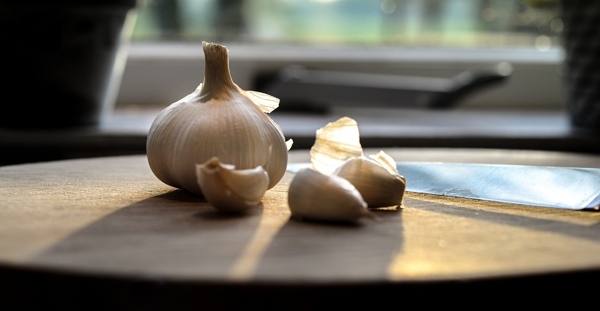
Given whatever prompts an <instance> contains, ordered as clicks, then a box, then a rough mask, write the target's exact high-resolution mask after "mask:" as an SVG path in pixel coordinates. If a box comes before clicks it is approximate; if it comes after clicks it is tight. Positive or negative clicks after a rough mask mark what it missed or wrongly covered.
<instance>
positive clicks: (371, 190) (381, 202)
mask: <svg viewBox="0 0 600 311" xmlns="http://www.w3.org/2000/svg"><path fill="white" fill-rule="evenodd" d="M333 175H336V176H339V177H342V178H344V179H346V180H348V181H349V182H350V183H351V184H352V185H354V187H355V188H356V190H358V192H360V194H361V196H362V198H363V199H364V200H365V202H366V203H367V206H368V207H369V208H378V207H388V206H401V205H402V199H403V197H404V191H405V189H406V179H405V178H404V177H403V176H400V175H398V174H392V173H390V172H389V171H388V170H387V169H386V168H384V167H383V166H382V165H381V164H380V163H378V162H376V161H374V160H371V159H368V158H365V157H359V158H354V159H350V160H348V161H346V163H344V164H343V165H341V166H340V167H338V168H337V169H336V170H335V171H334V172H333Z"/></svg>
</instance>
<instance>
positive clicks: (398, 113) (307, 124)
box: [0, 107, 600, 165]
mask: <svg viewBox="0 0 600 311" xmlns="http://www.w3.org/2000/svg"><path fill="white" fill-rule="evenodd" d="M158 113H159V110H124V109H119V110H116V111H115V112H114V114H113V115H112V116H111V117H109V118H107V119H106V121H105V122H104V123H103V124H102V125H101V126H99V127H97V128H82V129H70V130H57V131H16V130H0V150H2V156H1V157H0V165H7V164H16V163H24V162H37V161H47V160H58V159H68V158H78V157H96V156H111V155H126V154H143V153H145V147H146V137H147V133H148V130H149V128H150V126H151V124H152V121H153V120H154V118H155V117H156V115H157V114H158ZM343 116H349V117H352V118H353V119H355V120H356V121H357V123H358V126H359V130H360V135H361V144H362V145H363V147H365V148H386V147H423V148H493V149H521V150H548V151H564V152H581V153H600V134H599V133H590V132H585V131H578V130H575V129H573V128H571V126H570V125H569V122H568V118H567V116H566V114H565V113H564V112H563V111H561V110H531V111H523V110H473V109H456V110H448V111H431V110H403V109H389V108H349V107H343V108H342V107H338V108H335V109H333V110H332V111H331V112H330V113H329V114H290V113H284V112H280V113H278V112H274V113H272V115H271V117H272V118H273V120H274V121H275V122H276V123H277V124H279V125H280V126H281V128H282V131H283V133H284V135H285V136H286V138H292V139H293V140H294V145H293V147H292V149H308V148H310V147H311V146H312V144H313V143H314V139H315V132H316V130H317V129H318V128H321V127H323V126H324V125H326V124H327V123H328V122H332V121H335V120H337V119H338V118H340V117H343Z"/></svg>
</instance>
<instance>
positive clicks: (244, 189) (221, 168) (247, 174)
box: [196, 157, 269, 212]
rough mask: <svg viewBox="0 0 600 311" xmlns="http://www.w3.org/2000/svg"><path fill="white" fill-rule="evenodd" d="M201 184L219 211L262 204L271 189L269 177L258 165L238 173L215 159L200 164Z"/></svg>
mask: <svg viewBox="0 0 600 311" xmlns="http://www.w3.org/2000/svg"><path fill="white" fill-rule="evenodd" d="M196 175H197V176H198V184H199V185H200V188H201V189H202V191H203V193H204V197H205V198H206V200H207V201H208V202H209V203H210V204H211V205H212V206H214V207H215V208H216V209H219V210H222V211H226V212H241V211H245V210H248V209H251V208H254V207H256V206H258V205H259V203H260V200H261V199H262V197H263V196H264V194H265V192H266V191H267V187H268V186H269V175H268V174H267V172H266V171H265V170H264V169H263V168H262V166H257V167H256V168H254V169H246V170H236V169H235V167H234V166H233V165H227V164H223V163H221V161H219V158H217V157H213V158H211V159H210V160H208V161H206V162H205V163H203V164H197V165H196Z"/></svg>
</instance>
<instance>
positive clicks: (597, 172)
mask: <svg viewBox="0 0 600 311" xmlns="http://www.w3.org/2000/svg"><path fill="white" fill-rule="evenodd" d="M305 167H310V163H290V164H288V171H290V172H297V171H298V170H300V169H302V168H305ZM396 167H397V168H398V172H399V173H400V175H402V176H404V177H405V178H406V181H407V182H406V191H408V192H417V193H424V194H434V195H440V196H450V197H459V198H468V199H476V200H485V201H492V202H500V203H510V204H519V205H528V206H538V207H549V208H560V209H570V210H596V211H597V210H600V169H599V168H580V167H558V166H531V165H512V164H475V163H447V162H397V163H396Z"/></svg>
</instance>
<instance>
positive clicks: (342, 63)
mask: <svg viewBox="0 0 600 311" xmlns="http://www.w3.org/2000/svg"><path fill="white" fill-rule="evenodd" d="M63 1H64V2H65V3H67V4H71V1H70V0H63ZM103 1H108V2H112V3H114V2H119V1H118V0H94V1H93V2H103ZM124 1H125V2H127V3H129V4H131V3H135V6H134V9H133V10H132V11H131V12H130V13H129V14H128V16H127V19H126V21H125V25H124V27H123V33H122V38H121V45H120V51H119V52H118V53H117V54H116V55H117V56H116V61H115V66H114V70H113V74H112V76H111V80H110V81H111V82H110V87H109V88H108V90H107V91H106V94H105V96H104V101H103V103H102V105H103V109H102V111H103V118H102V119H101V122H99V123H98V124H93V123H90V124H87V125H85V126H79V127H69V128H60V127H59V128H55V129H52V130H47V129H41V130H40V129H32V130H27V131H23V130H13V129H0V149H2V153H1V154H0V165H1V164H14V163H21V162H28V161H41V160H52V159H63V158H74V157H89V156H103V155H120V154H139V153H144V152H145V140H146V135H147V133H148V129H149V127H150V125H151V123H152V121H153V120H154V117H155V116H156V115H157V114H158V113H159V112H160V110H162V109H164V108H165V107H167V106H168V105H170V104H171V103H173V102H175V101H177V100H179V99H181V98H182V97H184V96H185V95H187V94H189V93H191V92H193V91H194V89H195V88H196V87H197V86H198V85H199V84H200V83H201V82H202V79H203V75H204V54H203V51H202V46H201V42H202V41H209V42H216V43H219V44H222V45H225V46H227V48H228V49H229V51H230V54H229V57H230V69H231V74H232V77H233V80H234V81H235V82H236V83H237V84H238V85H239V86H240V87H241V88H243V89H247V90H256V91H263V92H266V93H269V94H272V95H274V96H277V97H279V98H280V99H281V103H280V107H279V108H278V109H276V110H275V111H274V112H272V113H271V116H272V118H273V119H274V120H275V122H277V123H278V124H279V125H280V126H281V128H282V130H283V132H284V134H285V135H286V137H287V138H292V139H293V140H294V142H295V144H294V148H295V149H307V148H310V147H311V146H312V144H313V143H314V137H315V131H316V129H318V128H320V127H322V126H324V125H325V124H327V123H328V122H332V121H335V120H337V119H338V118H340V117H342V116H349V117H352V118H354V119H355V120H357V122H358V124H359V129H360V131H361V143H362V144H363V146H364V147H427V148H438V147H440V148H503V149H528V150H532V149H533V150H549V151H570V152H583V153H599V152H600V139H599V135H598V130H597V129H598V127H600V126H599V124H600V117H598V115H600V109H599V108H598V107H600V105H594V106H595V107H596V108H594V109H596V110H598V111H596V112H597V113H590V110H589V109H588V110H586V109H579V110H580V111H579V112H578V113H573V108H572V106H573V105H569V104H568V103H569V102H575V100H573V96H572V94H584V95H585V96H583V97H582V98H584V99H585V98H587V99H586V100H578V101H577V102H578V103H579V102H581V103H582V105H581V106H586V105H587V106H590V105H588V102H590V103H592V104H593V103H595V102H600V93H599V92H600V91H595V90H597V89H598V90H600V88H598V87H597V85H600V76H598V75H596V74H595V72H596V71H595V70H594V68H597V66H596V65H595V59H599V58H600V57H596V55H600V49H597V48H596V47H595V45H594V44H593V42H598V41H599V40H593V39H590V38H592V37H590V36H593V35H596V33H598V30H596V29H597V28H598V27H596V26H595V25H596V24H597V22H595V21H597V20H598V18H597V17H598V16H600V5H599V4H597V3H600V2H594V1H583V0H582V1H575V2H571V1H560V0H302V1H301V0H257V1H247V0H144V1H141V0H140V1H131V0H124ZM11 8H12V7H11ZM565 8H567V9H568V10H565ZM566 13H568V14H566ZM10 15H11V13H10V12H9V13H7V16H10ZM566 21H570V23H571V26H572V27H571V28H569V24H568V23H566ZM579 21H581V23H580V24H585V23H587V26H586V27H589V28H584V27H575V26H573V25H576V23H578V22H579ZM82 24H83V23H82ZM69 27H70V28H73V25H69ZM86 27H87V28H86ZM86 27H79V28H77V29H84V30H86V31H87V29H89V28H90V27H89V25H88V26H86ZM569 29H571V30H569ZM569 31H571V32H570V33H571V35H569V36H566V35H565V34H566V33H569ZM578 31H579V32H581V33H585V36H583V37H581V38H582V39H578V41H577V42H576V41H574V40H571V41H567V40H565V39H566V38H575V37H577V36H576V35H577V34H578ZM586 36H588V37H586ZM47 40H50V39H47ZM77 40H79V39H77ZM63 41H64V40H63ZM569 42H571V43H569ZM574 42H575V43H574ZM582 42H583V43H585V44H581V43H582ZM586 44H587V45H586ZM588 45H589V46H590V49H591V48H593V50H591V52H590V49H588ZM566 47H569V48H566ZM582 47H583V48H582ZM572 51H577V53H580V54H575V53H574V52H572ZM60 53H61V52H57V54H59V55H60ZM569 53H570V54H571V55H584V54H585V56H586V57H587V59H588V60H587V61H586V62H581V61H578V60H579V58H578V57H576V56H571V57H570V58H569V57H568V54H569ZM63 54H64V53H63ZM586 57H582V59H584V58H586ZM575 66H578V71H575V70H573V69H572V67H575ZM71 67H73V68H79V66H71ZM59 68H61V67H60V66H59ZM32 70H34V69H32ZM597 76H598V77H597ZM307 79H308V80H307ZM374 81H376V82H374ZM573 81H576V82H577V83H574V82H573ZM589 99H591V100H589ZM440 103H441V104H440ZM444 105H445V106H444ZM442 106H444V107H442ZM592 112H593V111H592ZM61 115H63V116H64V113H61ZM67 116H68V113H67ZM574 116H577V118H581V116H585V117H587V118H588V120H587V121H586V122H587V123H585V124H584V125H585V126H581V125H582V124H583V123H582V124H576V123H574V122H573V119H574V118H575V117H574ZM44 117H45V115H43V114H42V115H41V116H40V118H44ZM10 119H12V120H13V121H14V118H12V117H11V118H10ZM36 122H37V121H36ZM16 123H18V122H16Z"/></svg>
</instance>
